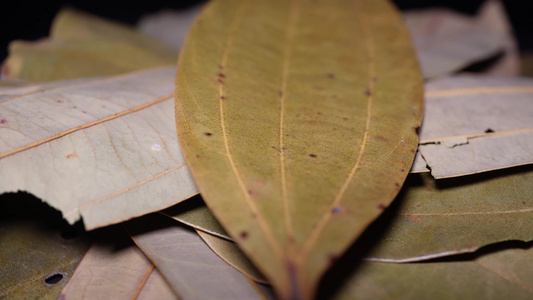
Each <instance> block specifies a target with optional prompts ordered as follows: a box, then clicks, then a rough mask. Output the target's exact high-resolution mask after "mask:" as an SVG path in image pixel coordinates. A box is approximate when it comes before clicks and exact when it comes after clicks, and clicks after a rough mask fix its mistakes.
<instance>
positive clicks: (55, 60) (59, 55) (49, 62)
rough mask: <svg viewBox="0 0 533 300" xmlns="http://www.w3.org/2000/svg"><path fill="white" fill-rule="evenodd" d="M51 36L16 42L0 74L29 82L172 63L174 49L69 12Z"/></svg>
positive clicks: (63, 14) (61, 15)
mask: <svg viewBox="0 0 533 300" xmlns="http://www.w3.org/2000/svg"><path fill="white" fill-rule="evenodd" d="M50 35H51V37H50V38H49V39H44V40H41V41H37V42H24V41H14V42H12V43H11V44H10V46H9V56H8V58H7V59H6V61H5V62H4V63H3V65H2V76H3V77H5V78H7V79H18V80H23V81H30V82H41V81H54V80H64V79H74V78H79V77H88V76H100V75H115V74H121V73H127V72H132V71H136V70H143V69H147V68H153V67H158V66H164V65H172V64H174V63H175V61H176V57H177V51H175V50H172V49H170V48H168V47H166V46H164V45H162V44H160V43H159V42H158V41H157V40H155V39H152V38H150V37H148V36H144V35H142V34H140V33H139V32H137V31H135V30H133V29H132V28H129V27H127V26H124V25H121V24H117V23H114V22H110V21H107V20H103V19H101V18H98V17H95V16H91V15H89V14H86V13H82V12H78V11H75V10H72V9H64V10H62V11H60V12H59V14H58V15H57V16H56V18H55V19H54V24H53V25H52V29H51V33H50Z"/></svg>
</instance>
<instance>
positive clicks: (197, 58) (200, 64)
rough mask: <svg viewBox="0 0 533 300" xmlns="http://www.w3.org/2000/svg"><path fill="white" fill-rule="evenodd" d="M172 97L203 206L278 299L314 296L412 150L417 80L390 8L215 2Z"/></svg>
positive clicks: (384, 202) (196, 29) (386, 196)
mask: <svg viewBox="0 0 533 300" xmlns="http://www.w3.org/2000/svg"><path fill="white" fill-rule="evenodd" d="M339 28H343V30H338V29H339ZM391 65H394V68H390V66H391ZM176 91H177V95H176V97H177V100H176V103H177V105H176V113H177V127H178V133H179V138H180V143H181V146H182V148H183V151H184V153H185V155H186V158H187V162H188V164H189V167H190V169H191V172H192V173H193V175H194V178H195V180H196V182H197V184H198V185H199V187H200V190H201V193H202V196H203V197H204V199H205V201H206V203H207V205H208V206H209V207H210V209H211V210H212V211H213V213H214V214H215V216H216V217H217V219H219V221H220V222H221V224H222V225H223V226H224V228H225V229H226V230H227V231H228V232H229V234H230V235H231V236H232V237H233V238H234V239H235V240H236V241H237V243H238V244H239V246H240V247H241V248H242V249H243V251H244V252H245V253H246V254H247V255H249V257H250V258H251V260H252V261H253V262H254V264H255V265H256V266H257V267H258V268H259V269H260V270H261V271H262V273H263V274H264V275H265V276H266V277H267V279H268V280H269V282H271V283H272V284H273V286H274V288H275V290H276V292H277V293H278V296H279V297H280V298H287V299H288V298H292V299H309V298H312V297H313V294H314V291H315V289H316V286H317V283H318V281H319V279H320V277H321V275H322V274H323V273H324V272H325V270H326V269H327V268H328V267H329V266H330V265H331V264H332V261H334V258H336V257H338V256H340V255H342V253H343V251H344V250H345V249H346V248H347V247H348V246H349V245H350V244H351V243H352V242H353V241H354V240H355V239H356V238H357V236H358V235H359V234H360V233H361V232H362V231H363V230H364V229H365V228H366V226H368V224H369V223H370V222H372V221H373V220H374V219H375V218H376V217H377V216H378V215H379V214H380V213H381V212H382V211H383V209H384V208H385V207H386V206H388V205H389V203H390V202H391V201H392V199H393V198H394V196H395V195H396V194H397V192H398V191H399V190H400V187H401V185H402V183H403V180H404V179H405V177H406V176H407V173H408V171H409V168H410V166H411V164H412V160H413V158H414V153H415V152H416V146H417V141H418V136H417V127H418V126H419V125H420V121H421V112H422V107H423V102H422V80H421V74H420V71H419V69H418V63H417V61H416V57H415V54H414V52H413V49H412V46H411V43H410V38H409V36H408V33H407V31H406V30H405V28H404V27H403V25H402V22H401V18H400V16H399V14H398V13H397V12H396V11H395V9H394V8H393V7H391V5H390V3H388V1H365V0H354V1H349V2H342V1H328V2H324V3H317V2H313V1H293V2H286V3H272V2H264V1H239V0H235V1H229V2H228V1H212V2H211V3H209V4H208V5H207V6H206V7H205V8H204V10H203V11H202V13H201V14H200V16H199V17H198V19H197V21H196V23H195V25H193V28H192V29H191V32H190V34H189V37H188V39H187V41H186V42H185V45H184V47H183V48H182V52H181V54H180V59H179V62H178V73H177V79H176Z"/></svg>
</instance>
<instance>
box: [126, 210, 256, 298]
mask: <svg viewBox="0 0 533 300" xmlns="http://www.w3.org/2000/svg"><path fill="white" fill-rule="evenodd" d="M125 226H126V229H127V231H128V233H129V234H130V236H131V237H132V238H133V240H134V242H135V244H137V246H138V247H139V248H140V249H141V250H142V251H143V252H144V254H145V255H146V256H147V257H149V258H150V260H151V261H152V262H153V263H154V264H155V265H156V266H157V268H158V269H159V271H160V272H161V274H162V275H163V276H164V277H165V278H166V280H167V281H168V282H169V284H170V285H171V286H172V288H173V289H174V290H175V291H177V293H178V295H179V297H180V298H183V299H185V300H187V299H263V298H264V296H263V293H262V292H261V291H260V290H259V288H258V287H257V286H256V285H255V283H254V282H253V281H252V280H250V279H247V278H246V277H245V276H244V275H243V274H241V273H240V272H239V271H237V270H235V269H234V268H233V267H232V266H230V265H228V264H227V263H226V262H224V261H223V260H222V259H221V258H220V257H218V256H217V255H216V254H215V253H214V252H213V251H211V249H209V247H208V246H207V245H206V244H205V243H204V242H203V240H202V239H201V238H200V237H199V236H198V234H197V233H196V232H195V231H194V230H192V229H189V228H186V227H185V226H183V225H180V224H178V223H177V222H175V221H173V220H170V219H169V218H167V217H166V216H163V215H160V214H154V215H147V216H144V217H141V218H139V219H135V220H132V221H128V222H127V223H125Z"/></svg>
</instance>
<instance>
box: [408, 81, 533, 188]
mask: <svg viewBox="0 0 533 300" xmlns="http://www.w3.org/2000/svg"><path fill="white" fill-rule="evenodd" d="M532 95H533V80H531V79H528V78H491V77H481V76H479V77H476V76H455V77H449V78H444V79H440V80H435V81H431V82H429V83H428V84H426V93H425V101H426V110H425V112H424V120H425V121H424V124H423V125H422V127H421V130H420V141H419V143H420V145H419V147H418V151H419V152H420V154H421V155H422V157H423V159H424V160H425V162H426V164H427V165H428V166H429V167H430V168H431V174H432V175H433V176H434V177H435V178H446V177H454V176H462V175H468V174H474V173H479V172H485V171H490V170H494V169H502V168H507V167H513V166H519V165H524V164H531V163H533V150H532V149H533V118H532V117H531V116H533V100H532V99H533V97H532ZM415 164H416V162H415Z"/></svg>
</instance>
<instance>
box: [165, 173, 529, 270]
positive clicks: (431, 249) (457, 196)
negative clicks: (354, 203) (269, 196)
mask: <svg viewBox="0 0 533 300" xmlns="http://www.w3.org/2000/svg"><path fill="white" fill-rule="evenodd" d="M532 180H533V169H532V168H531V167H530V166H525V167H522V168H520V169H514V170H502V171H498V172H493V173H487V174H480V175H476V176H475V177H469V178H454V179H448V180H446V181H436V180H435V179H433V178H432V177H431V176H430V175H429V174H410V175H409V177H408V180H407V181H406V183H405V185H404V188H403V190H402V193H400V194H399V195H398V197H397V198H396V199H395V202H394V203H396V204H395V205H394V206H393V207H391V210H390V211H387V213H386V214H384V215H383V216H382V218H380V219H378V221H376V222H375V223H374V224H373V225H372V226H371V227H370V229H369V230H368V231H367V232H365V235H364V238H362V240H361V247H366V248H369V245H373V244H375V239H376V238H377V237H379V238H380V239H381V241H380V242H379V243H377V245H376V246H374V247H373V250H372V252H370V253H368V254H367V257H366V259H367V260H374V261H389V262H406V261H419V260H426V259H430V258H435V257H442V256H448V255H455V254H460V253H466V252H472V251H475V250H477V249H479V248H480V247H483V246H485V245H488V244H492V243H497V242H503V241H508V240H522V241H531V240H533V234H532V233H531V228H532V227H533V202H532V201H531V195H532V194H533V186H532V185H531V184H530V183H531V182H532ZM188 201H191V202H193V203H186V202H185V203H181V204H179V205H177V206H176V207H173V208H172V209H170V210H167V211H165V213H167V214H170V215H172V216H173V217H174V218H175V219H176V220H178V221H181V222H183V221H184V220H185V221H186V222H187V223H188V224H190V225H191V226H194V227H196V228H198V229H199V230H204V231H206V232H208V233H210V234H213V233H214V235H216V236H219V237H222V238H225V239H229V237H228V236H227V234H226V232H225V231H224V230H223V229H222V227H221V226H220V225H218V224H217V222H216V219H215V218H214V216H213V215H212V214H211V212H210V211H209V209H208V208H207V207H206V206H205V205H203V203H202V201H201V199H199V198H195V199H191V200H188ZM191 208H192V209H191ZM191 216H194V218H191ZM206 228H208V230H206ZM212 247H216V246H212Z"/></svg>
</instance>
